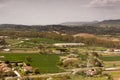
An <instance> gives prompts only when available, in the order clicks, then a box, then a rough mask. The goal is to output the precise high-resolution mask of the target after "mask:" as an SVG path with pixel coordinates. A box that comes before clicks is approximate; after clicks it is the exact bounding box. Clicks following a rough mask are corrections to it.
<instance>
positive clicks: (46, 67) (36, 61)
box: [0, 53, 63, 73]
mask: <svg viewBox="0 0 120 80" xmlns="http://www.w3.org/2000/svg"><path fill="white" fill-rule="evenodd" d="M0 56H5V58H4V59H0V60H3V61H5V60H9V61H24V62H26V60H25V57H26V56H29V57H31V62H29V63H30V64H31V66H33V67H34V68H36V67H37V68H39V70H40V73H56V72H61V71H63V70H62V69H60V68H58V67H57V63H58V60H59V56H61V55H55V54H45V55H40V54H38V53H34V54H32V53H27V54H22V53H21V54H20V53H14V54H13V53H0Z"/></svg>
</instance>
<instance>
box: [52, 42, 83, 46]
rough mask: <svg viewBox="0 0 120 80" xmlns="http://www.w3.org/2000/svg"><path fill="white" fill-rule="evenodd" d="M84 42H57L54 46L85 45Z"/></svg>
mask: <svg viewBox="0 0 120 80" xmlns="http://www.w3.org/2000/svg"><path fill="white" fill-rule="evenodd" d="M83 45H85V44H84V43H56V44H54V46H57V47H71V46H83Z"/></svg>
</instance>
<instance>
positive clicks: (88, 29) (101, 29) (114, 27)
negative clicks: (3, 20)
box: [0, 20, 120, 35]
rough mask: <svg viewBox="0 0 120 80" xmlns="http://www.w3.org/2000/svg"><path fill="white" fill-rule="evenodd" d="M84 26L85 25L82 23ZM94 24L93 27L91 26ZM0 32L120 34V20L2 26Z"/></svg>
mask: <svg viewBox="0 0 120 80" xmlns="http://www.w3.org/2000/svg"><path fill="white" fill-rule="evenodd" d="M82 24H83V23H82ZM91 24H92V25H91ZM0 31H35V32H54V31H56V32H59V33H66V34H72V35H73V34H78V33H90V34H109V35H119V34H120V20H105V21H101V22H99V23H95V24H93V23H90V24H87V25H80V26H72V27H71V26H69V25H44V26H43V25H15V24H1V25H0Z"/></svg>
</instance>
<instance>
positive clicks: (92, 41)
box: [0, 31, 120, 48]
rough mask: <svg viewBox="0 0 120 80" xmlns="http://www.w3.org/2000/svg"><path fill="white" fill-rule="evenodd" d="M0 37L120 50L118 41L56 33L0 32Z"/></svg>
mask: <svg viewBox="0 0 120 80" xmlns="http://www.w3.org/2000/svg"><path fill="white" fill-rule="evenodd" d="M0 36H9V37H11V38H13V39H14V38H18V37H25V38H26V37H27V38H48V39H53V40H58V41H64V42H77V43H79V42H82V43H85V44H86V45H89V46H102V47H108V48H120V41H110V40H103V39H98V38H84V37H73V36H72V35H68V34H61V33H57V32H34V31H0Z"/></svg>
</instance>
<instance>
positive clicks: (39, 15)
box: [0, 0, 120, 25]
mask: <svg viewBox="0 0 120 80" xmlns="http://www.w3.org/2000/svg"><path fill="white" fill-rule="evenodd" d="M107 19H120V0H0V24H5V23H8V24H27V25H44V24H59V23H62V22H68V21H77V22H79V21H94V20H107Z"/></svg>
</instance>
